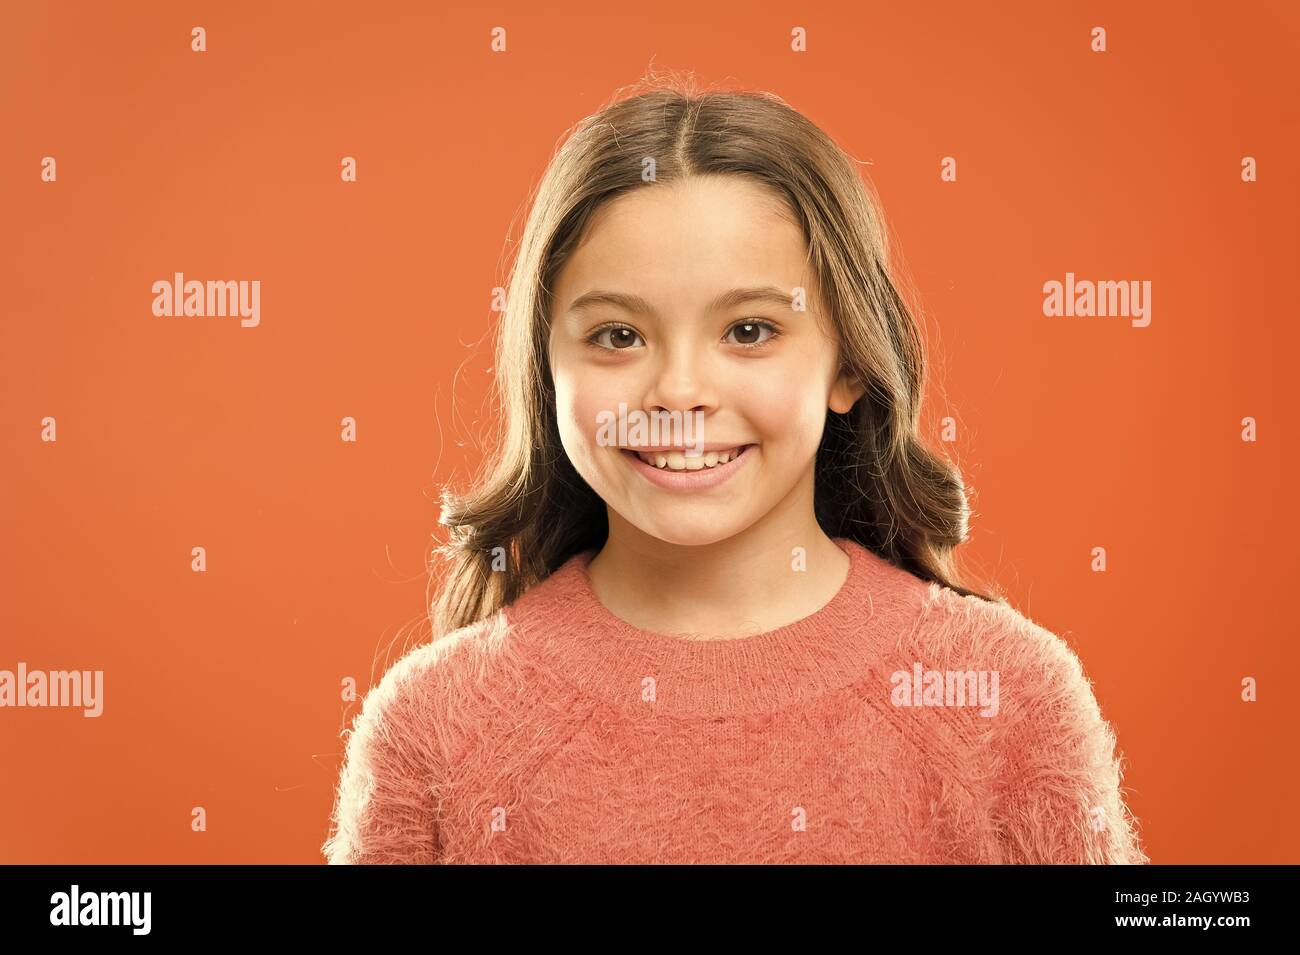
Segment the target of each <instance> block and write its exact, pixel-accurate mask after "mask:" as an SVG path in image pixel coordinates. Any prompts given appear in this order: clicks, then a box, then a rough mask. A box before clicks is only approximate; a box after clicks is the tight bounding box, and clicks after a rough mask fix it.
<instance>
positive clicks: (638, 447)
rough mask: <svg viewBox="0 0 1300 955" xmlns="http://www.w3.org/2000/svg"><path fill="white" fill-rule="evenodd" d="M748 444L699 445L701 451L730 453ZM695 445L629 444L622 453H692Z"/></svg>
mask: <svg viewBox="0 0 1300 955" xmlns="http://www.w3.org/2000/svg"><path fill="white" fill-rule="evenodd" d="M748 445H749V442H746V441H738V442H735V443H732V444H726V443H725V442H722V441H706V442H705V443H704V444H703V445H699V446H698V447H700V450H701V451H730V450H731V449H732V448H744V447H748ZM696 447H697V445H694V444H629V445H627V446H626V447H623V448H622V449H621V450H623V451H641V452H643V453H648V452H650V451H694V450H695V449H696Z"/></svg>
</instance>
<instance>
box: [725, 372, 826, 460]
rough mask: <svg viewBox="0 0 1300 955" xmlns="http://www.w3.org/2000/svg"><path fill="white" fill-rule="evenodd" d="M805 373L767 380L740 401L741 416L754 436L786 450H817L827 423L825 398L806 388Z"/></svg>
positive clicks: (807, 386)
mask: <svg viewBox="0 0 1300 955" xmlns="http://www.w3.org/2000/svg"><path fill="white" fill-rule="evenodd" d="M809 384H810V383H809V381H808V376H807V375H806V374H803V375H801V374H794V373H791V374H783V375H776V376H771V377H767V378H765V379H764V382H763V385H762V387H753V386H752V385H751V387H749V388H747V389H746V391H745V397H744V399H743V408H744V415H745V418H746V420H747V421H748V422H749V424H750V426H751V427H752V428H754V429H755V431H756V432H757V433H756V435H755V437H757V438H758V440H760V441H762V442H763V443H764V444H767V445H769V446H771V447H774V448H775V447H780V448H783V449H786V450H789V451H794V450H795V449H805V450H806V449H807V448H813V449H815V448H816V447H817V444H818V443H819V442H820V441H821V435H822V430H823V428H824V427H825V424H826V401H825V397H824V396H823V395H821V394H820V393H818V391H817V389H816V388H810V387H809Z"/></svg>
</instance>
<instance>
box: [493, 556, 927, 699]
mask: <svg viewBox="0 0 1300 955" xmlns="http://www.w3.org/2000/svg"><path fill="white" fill-rule="evenodd" d="M833 540H834V541H835V543H836V544H837V545H838V546H839V548H840V549H841V550H842V551H844V552H845V553H846V554H847V555H848V556H849V572H848V576H847V577H846V578H845V580H844V583H843V584H842V585H841V587H840V589H839V590H838V591H837V592H836V593H835V595H834V596H833V597H832V598H831V599H830V601H829V602H828V603H826V604H825V605H824V606H823V607H821V609H819V610H817V611H814V612H813V613H812V614H809V615H808V616H806V617H803V618H802V619H800V620H797V621H795V622H793V623H790V624H787V625H785V626H783V627H779V628H777V629H775V630H768V631H765V632H763V633H758V634H753V635H750V636H743V637H735V638H729V639H711V640H700V639H692V638H687V637H680V636H675V635H672V634H665V633H656V632H653V631H649V630H642V629H641V628H639V627H635V626H633V625H631V624H630V623H628V622H627V621H625V620H623V619H621V618H620V617H617V616H616V615H615V614H614V613H613V612H612V611H610V610H609V609H608V608H607V607H606V606H605V605H604V604H602V603H601V602H600V599H599V598H598V597H597V596H596V593H595V591H594V590H593V589H592V586H591V578H590V577H589V576H588V572H587V568H588V565H589V564H590V563H591V561H592V559H593V558H594V557H595V554H596V551H595V550H594V549H591V550H586V551H582V552H581V553H578V554H574V555H573V556H572V557H570V558H569V559H568V560H567V561H566V562H565V563H564V564H563V565H561V566H560V567H559V568H558V569H557V570H556V571H555V572H554V573H552V574H551V576H550V577H548V578H547V579H546V580H544V581H542V582H541V583H540V584H537V585H536V586H534V587H532V588H531V589H529V590H528V591H526V592H525V593H524V594H523V595H522V596H521V597H520V598H518V599H517V600H516V601H515V602H514V604H512V605H510V606H509V607H507V608H505V615H506V617H507V620H508V621H509V622H510V623H511V625H512V626H516V625H521V624H522V629H523V631H524V632H525V637H524V639H525V640H527V641H528V642H529V643H530V644H531V645H533V646H534V647H535V650H536V652H537V653H538V654H539V655H540V656H541V657H542V658H543V659H544V661H545V663H544V665H545V666H546V667H547V668H548V669H550V670H552V671H553V672H555V673H556V674H557V675H558V676H560V677H561V678H563V679H566V680H568V681H569V682H571V683H575V684H576V685H577V686H578V687H579V688H580V689H581V690H582V691H584V692H585V693H588V694H590V695H594V696H597V697H599V698H601V699H603V700H605V701H606V702H609V703H612V704H614V705H615V706H618V707H620V708H621V709H625V710H629V711H632V712H637V713H641V714H645V713H647V712H649V711H651V710H653V712H654V713H658V714H672V715H676V716H722V715H727V714H739V713H762V712H770V711H772V710H776V709H779V708H782V707H784V706H787V705H790V704H792V703H796V702H799V701H801V700H806V699H809V698H812V697H815V696H818V695H820V694H822V693H825V692H826V691H828V690H832V689H838V688H840V687H844V686H847V685H849V684H851V683H853V682H855V681H856V680H857V679H859V678H860V677H862V676H863V675H865V674H866V673H867V672H868V671H869V670H870V668H871V663H872V661H873V660H875V659H877V657H878V655H879V653H880V651H881V650H882V649H883V648H884V647H885V646H886V645H889V646H892V645H893V644H894V642H895V640H896V639H897V637H898V634H899V628H901V627H904V626H908V625H909V624H910V623H913V622H915V619H916V617H917V616H918V615H919V614H920V611H921V605H920V602H919V601H917V600H913V599H909V594H912V593H914V592H915V591H914V590H913V587H912V586H910V585H917V586H923V582H922V581H920V580H919V579H918V578H916V577H914V576H913V575H911V574H909V573H907V572H906V571H904V570H902V569H900V568H898V567H895V566H894V565H893V564H891V563H889V562H888V561H886V560H885V559H884V558H882V557H880V556H879V555H877V554H875V553H874V552H873V551H871V550H869V549H867V548H866V547H864V546H862V545H861V544H859V543H857V542H856V541H853V540H850V539H848V538H842V537H837V538H833ZM646 677H654V678H655V683H654V692H655V699H654V700H653V701H646V700H644V699H643V681H644V679H645V678H646Z"/></svg>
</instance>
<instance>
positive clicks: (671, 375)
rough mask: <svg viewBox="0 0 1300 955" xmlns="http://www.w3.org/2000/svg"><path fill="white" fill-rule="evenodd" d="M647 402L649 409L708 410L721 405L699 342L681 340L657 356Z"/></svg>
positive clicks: (705, 411) (646, 405)
mask: <svg viewBox="0 0 1300 955" xmlns="http://www.w3.org/2000/svg"><path fill="white" fill-rule="evenodd" d="M651 376H652V377H651V380H650V384H649V386H648V387H647V389H646V393H645V397H644V398H643V404H644V406H645V410H646V411H668V412H672V411H682V412H696V411H700V412H704V413H705V414H708V413H709V412H711V411H713V410H714V409H716V408H717V406H718V397H717V382H716V380H715V379H714V376H712V375H710V374H709V369H708V358H707V356H705V355H701V354H700V352H699V345H698V344H697V343H696V342H685V341H682V342H679V343H677V344H676V345H675V346H673V347H669V348H665V349H664V350H663V351H662V352H660V355H659V356H658V358H657V359H656V363H655V366H654V369H653V371H652V372H651Z"/></svg>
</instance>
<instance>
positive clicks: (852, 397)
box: [827, 369, 867, 414]
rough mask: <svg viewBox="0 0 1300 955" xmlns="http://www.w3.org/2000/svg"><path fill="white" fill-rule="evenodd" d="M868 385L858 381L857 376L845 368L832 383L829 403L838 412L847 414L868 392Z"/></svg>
mask: <svg viewBox="0 0 1300 955" xmlns="http://www.w3.org/2000/svg"><path fill="white" fill-rule="evenodd" d="M866 390H867V388H866V386H865V385H863V384H862V383H861V382H860V381H858V379H857V376H855V375H854V374H853V373H852V372H850V371H848V370H847V369H845V370H844V371H843V372H841V373H840V376H839V377H838V378H836V379H835V383H834V384H833V385H831V394H830V400H829V401H828V402H827V405H828V406H829V407H830V409H831V410H832V411H834V412H835V413H837V414H846V413H847V412H848V411H849V410H850V409H851V408H852V407H853V406H854V404H856V403H857V400H858V399H859V398H861V397H862V396H863V394H865V393H866Z"/></svg>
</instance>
